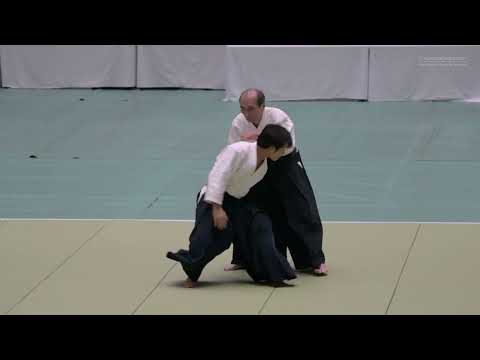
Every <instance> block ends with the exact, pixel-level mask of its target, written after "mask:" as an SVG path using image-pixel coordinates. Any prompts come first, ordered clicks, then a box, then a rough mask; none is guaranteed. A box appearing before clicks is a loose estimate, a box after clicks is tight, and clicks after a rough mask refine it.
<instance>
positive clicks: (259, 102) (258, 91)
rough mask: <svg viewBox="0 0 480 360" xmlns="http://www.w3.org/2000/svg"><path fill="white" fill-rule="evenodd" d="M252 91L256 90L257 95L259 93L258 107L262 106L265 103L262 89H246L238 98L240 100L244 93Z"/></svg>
mask: <svg viewBox="0 0 480 360" xmlns="http://www.w3.org/2000/svg"><path fill="white" fill-rule="evenodd" d="M250 91H254V92H255V95H257V106H258V107H260V106H262V105H265V94H264V93H263V91H262V90H259V89H254V88H250V89H247V90H244V91H243V92H242V94H241V95H240V97H239V98H238V101H240V99H241V98H242V96H243V95H245V94H246V93H247V92H250Z"/></svg>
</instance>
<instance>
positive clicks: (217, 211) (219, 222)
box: [212, 204, 228, 230]
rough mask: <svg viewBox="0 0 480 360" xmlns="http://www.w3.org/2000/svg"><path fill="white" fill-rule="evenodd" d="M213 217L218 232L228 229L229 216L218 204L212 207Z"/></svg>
mask: <svg viewBox="0 0 480 360" xmlns="http://www.w3.org/2000/svg"><path fill="white" fill-rule="evenodd" d="M212 216H213V225H214V226H215V227H216V228H217V229H218V230H224V229H225V228H226V227H227V223H228V216H227V213H226V212H225V210H223V208H222V207H221V206H220V205H218V204H213V205H212Z"/></svg>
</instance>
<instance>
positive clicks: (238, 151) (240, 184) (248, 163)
mask: <svg viewBox="0 0 480 360" xmlns="http://www.w3.org/2000/svg"><path fill="white" fill-rule="evenodd" d="M256 167H257V143H256V142H246V141H240V142H236V143H234V144H230V145H227V146H226V147H225V148H224V149H223V150H222V151H221V152H220V154H219V155H218V156H217V159H216V160H215V164H214V165H213V168H212V170H211V171H210V174H209V175H208V183H207V185H206V187H205V186H204V187H203V188H202V191H201V193H200V197H199V198H201V196H202V195H203V193H205V198H204V200H205V201H211V202H214V203H216V204H219V205H221V204H222V203H223V195H224V193H225V192H227V193H228V194H230V195H231V196H233V197H235V198H237V199H240V198H242V197H244V196H245V195H247V193H248V191H249V190H250V188H251V187H253V185H255V184H256V183H257V182H259V181H260V180H262V179H263V177H264V176H265V174H266V173H267V161H266V159H265V160H264V161H263V163H262V164H261V165H260V166H259V167H258V169H257V170H255V168H256Z"/></svg>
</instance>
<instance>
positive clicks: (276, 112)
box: [265, 106, 289, 119]
mask: <svg viewBox="0 0 480 360" xmlns="http://www.w3.org/2000/svg"><path fill="white" fill-rule="evenodd" d="M265 112H267V114H268V115H269V116H271V117H272V118H276V119H277V118H286V117H287V118H289V116H288V114H287V113H286V112H285V111H283V110H282V109H279V108H276V107H269V106H266V107H265Z"/></svg>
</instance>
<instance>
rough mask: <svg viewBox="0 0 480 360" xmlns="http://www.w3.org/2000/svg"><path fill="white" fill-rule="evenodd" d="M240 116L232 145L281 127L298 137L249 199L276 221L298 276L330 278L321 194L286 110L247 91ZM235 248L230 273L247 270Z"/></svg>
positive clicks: (277, 235) (281, 245) (276, 232)
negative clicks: (324, 247)
mask: <svg viewBox="0 0 480 360" xmlns="http://www.w3.org/2000/svg"><path fill="white" fill-rule="evenodd" d="M239 101H240V111H241V113H240V114H238V115H237V116H236V117H235V118H234V119H233V122H232V126H231V128H230V131H229V134H228V143H229V144H232V143H235V142H238V141H250V142H253V141H256V139H257V137H258V135H259V134H260V133H261V131H262V130H263V129H264V128H265V126H267V125H269V124H275V125H280V126H282V127H284V128H285V129H287V130H288V132H289V133H290V135H291V137H292V146H291V147H290V148H289V149H288V150H287V151H286V153H285V155H284V156H282V157H281V158H280V159H279V160H277V161H275V162H272V161H270V160H269V161H268V171H267V174H266V175H265V177H264V178H263V180H262V181H260V182H259V183H258V184H256V185H255V186H254V187H253V188H252V189H251V190H250V192H249V194H248V195H247V196H248V197H249V198H251V199H253V201H255V202H256V203H257V204H258V205H259V206H261V207H263V208H264V209H265V210H266V211H267V213H268V214H269V215H270V217H271V219H272V224H273V232H274V235H275V244H276V246H277V248H278V250H279V252H280V253H282V254H283V255H284V256H286V255H287V248H288V249H289V251H290V254H291V256H292V259H293V262H294V264H295V268H296V269H297V270H308V269H311V270H312V271H313V273H314V274H315V275H318V276H324V275H327V272H328V270H327V267H326V265H325V255H324V253H323V250H322V239H323V227H322V222H321V219H320V215H319V212H318V208H317V204H316V200H315V194H314V192H313V189H312V186H311V184H310V181H309V179H308V176H307V173H306V171H305V167H304V166H303V162H302V159H301V157H300V153H299V151H298V149H297V148H296V143H295V131H294V124H293V122H292V120H291V119H290V117H289V116H288V115H287V114H286V113H285V112H283V111H282V110H280V109H278V108H274V107H266V106H265V95H264V94H263V92H262V91H261V90H258V89H247V90H245V91H244V92H243V93H242V94H241V95H240V99H239ZM233 245H234V247H233V259H232V262H231V264H229V265H227V266H226V267H225V271H232V270H238V269H242V268H244V260H243V255H242V253H241V250H240V247H239V246H236V245H235V242H234V244H233Z"/></svg>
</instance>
